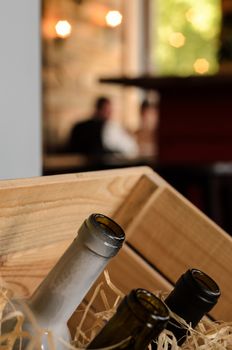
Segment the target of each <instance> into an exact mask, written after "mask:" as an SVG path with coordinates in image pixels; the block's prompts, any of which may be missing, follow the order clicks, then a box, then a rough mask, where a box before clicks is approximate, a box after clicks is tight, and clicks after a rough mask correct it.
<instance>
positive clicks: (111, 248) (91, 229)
mask: <svg viewBox="0 0 232 350" xmlns="http://www.w3.org/2000/svg"><path fill="white" fill-rule="evenodd" d="M124 238H125V234H124V232H123V230H122V229H121V227H120V226H119V225H117V224H116V223H115V222H114V221H113V220H111V219H110V218H108V217H106V216H104V215H102V214H92V215H90V216H89V218H88V219H86V220H85V221H84V222H83V224H82V225H81V227H80V229H79V231H78V236H77V238H75V239H74V241H73V242H72V244H71V245H70V246H69V248H68V249H67V250H66V252H65V253H64V254H63V256H62V257H61V259H60V260H59V261H58V263H57V264H56V265H55V267H54V268H53V269H52V270H51V271H50V273H49V274H48V276H47V277H46V278H45V280H44V281H43V282H42V284H41V285H40V286H39V287H38V289H37V290H36V292H35V293H34V294H33V296H32V297H31V299H30V300H29V305H30V307H31V309H32V311H33V312H34V313H35V316H36V318H37V320H38V323H39V324H40V325H41V326H42V327H44V328H48V329H51V330H53V331H56V333H59V335H60V336H62V334H60V333H62V329H64V328H65V325H66V323H67V321H68V319H69V318H70V316H71V315H72V313H73V312H74V311H75V309H76V308H77V306H78V305H79V304H80V303H81V301H82V299H83V298H84V296H85V295H86V293H87V292H88V290H89V289H90V288H91V286H92V284H93V283H94V282H95V280H96V279H97V278H98V276H99V275H100V273H101V272H102V271H103V270H104V268H105V266H106V264H107V263H108V261H109V259H110V258H111V257H113V256H114V255H116V254H117V252H118V251H119V249H120V248H121V246H122V244H123V241H124ZM65 333H66V332H65ZM65 338H66V337H65Z"/></svg>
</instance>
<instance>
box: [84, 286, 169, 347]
mask: <svg viewBox="0 0 232 350" xmlns="http://www.w3.org/2000/svg"><path fill="white" fill-rule="evenodd" d="M168 320H169V312H168V309H167V307H166V306H165V304H164V303H163V302H162V301H161V300H160V299H159V298H157V297H156V296H155V295H153V294H152V293H150V292H148V291H147V290H145V289H134V290H132V291H131V292H130V293H129V294H128V295H127V296H125V297H124V299H123V300H122V302H121V303H120V305H119V307H118V309H117V312H116V313H115V315H114V316H113V317H112V318H111V319H110V320H109V322H108V323H107V324H106V325H105V326H104V327H103V328H102V330H101V331H100V332H99V333H98V334H97V336H96V337H95V338H94V339H93V340H92V341H91V342H90V343H89V345H88V346H87V349H99V348H104V347H110V348H111V347H112V349H125V350H132V349H133V350H143V349H146V348H147V347H148V345H149V344H150V342H151V341H152V339H155V338H157V337H158V335H159V334H160V333H161V331H162V330H163V329H164V328H165V326H166V325H167V322H168Z"/></svg>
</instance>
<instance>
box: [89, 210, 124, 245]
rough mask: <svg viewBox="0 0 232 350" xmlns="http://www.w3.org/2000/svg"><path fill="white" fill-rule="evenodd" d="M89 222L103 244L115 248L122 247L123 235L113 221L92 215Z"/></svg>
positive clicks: (101, 215)
mask: <svg viewBox="0 0 232 350" xmlns="http://www.w3.org/2000/svg"><path fill="white" fill-rule="evenodd" d="M89 220H90V221H91V222H92V224H93V225H94V227H95V228H96V231H95V233H96V234H98V233H99V234H100V236H102V239H103V240H104V241H105V242H108V243H109V244H113V245H114V246H117V247H121V246H122V244H123V242H124V240H125V233H124V231H123V229H122V228H121V227H120V226H119V225H118V224H117V223H116V222H115V221H113V220H112V219H110V218H109V217H108V216H106V215H103V214H92V215H90V217H89Z"/></svg>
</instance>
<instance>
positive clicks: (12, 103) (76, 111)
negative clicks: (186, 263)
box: [0, 0, 232, 233]
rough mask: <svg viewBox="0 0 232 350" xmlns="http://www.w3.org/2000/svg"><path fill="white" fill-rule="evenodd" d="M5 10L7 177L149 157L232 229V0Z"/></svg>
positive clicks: (46, 3)
mask: <svg viewBox="0 0 232 350" xmlns="http://www.w3.org/2000/svg"><path fill="white" fill-rule="evenodd" d="M1 6H2V11H1V12H0V18H1V21H0V35H1V42H2V57H1V58H0V61H1V62H2V65H1V68H0V69H1V76H2V82H0V93H1V96H2V98H1V104H0V112H1V115H2V117H1V124H0V129H1V135H0V136H1V137H0V139H1V147H0V148H1V153H0V155H1V161H2V170H1V173H0V176H1V178H16V177H29V176H38V175H53V174H61V173H70V172H81V171H92V170H102V169H114V168H119V167H128V166H137V165H148V166H150V167H152V168H153V169H154V170H155V171H157V172H158V173H159V174H160V175H161V176H163V177H164V178H165V179H166V180H167V181H168V182H170V183H171V184H172V185H173V186H174V187H175V188H176V189H177V190H178V191H180V192H181V193H182V194H184V196H186V197H187V198H188V199H189V200H190V201H192V202H193V203H194V204H195V205H197V206H198V207H199V208H200V209H201V210H203V211H204V212H205V213H206V214H207V215H209V216H210V217H211V218H212V219H213V220H214V221H216V222H217V223H218V224H219V225H220V226H222V227H223V228H224V229H225V230H226V231H228V232H229V233H231V232H232V227H231V224H232V201H231V197H232V196H231V195H232V189H231V185H232V181H231V180H232V165H231V158H232V115H231V105H232V102H231V88H232V78H231V73H232V0H127V1H123V0H42V1H39V0H33V1H29V0H21V1H20V2H16V0H11V1H9V2H8V3H7V4H4V5H3V4H2V5H1ZM12 13H13V15H12ZM9 16H11V17H9ZM12 16H13V17H12ZM9 18H11V25H10V26H9V21H8V19H9ZM7 21H8V22H7ZM6 28H7V31H6ZM90 120H91V122H89V121H90ZM92 121H93V123H92ZM90 129H91V132H90ZM12 164H13V165H15V167H14V166H13V165H12Z"/></svg>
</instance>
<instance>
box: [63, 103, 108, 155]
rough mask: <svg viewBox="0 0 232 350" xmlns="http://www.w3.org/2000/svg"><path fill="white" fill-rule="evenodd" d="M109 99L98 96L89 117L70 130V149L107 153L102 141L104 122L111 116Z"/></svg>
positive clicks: (84, 152) (90, 152)
mask: <svg viewBox="0 0 232 350" xmlns="http://www.w3.org/2000/svg"><path fill="white" fill-rule="evenodd" d="M111 110H112V107H111V101H110V100H109V99H108V98H107V97H99V98H98V99H97V100H96V102H95V109H94V112H93V115H92V117H91V118H90V119H88V120H86V121H83V122H80V123H77V124H75V125H74V127H73V129H72V131H71V137H70V151H71V152H76V153H82V154H86V155H95V156H96V155H102V154H105V153H109V150H108V149H107V148H105V147H104V145H103V141H102V130H103V126H104V123H105V122H106V120H107V119H109V118H110V117H111Z"/></svg>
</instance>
